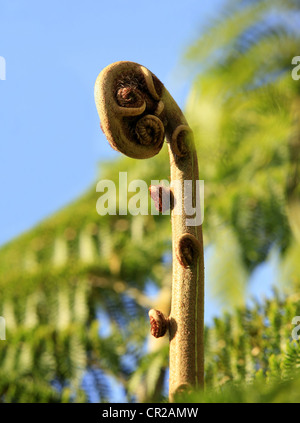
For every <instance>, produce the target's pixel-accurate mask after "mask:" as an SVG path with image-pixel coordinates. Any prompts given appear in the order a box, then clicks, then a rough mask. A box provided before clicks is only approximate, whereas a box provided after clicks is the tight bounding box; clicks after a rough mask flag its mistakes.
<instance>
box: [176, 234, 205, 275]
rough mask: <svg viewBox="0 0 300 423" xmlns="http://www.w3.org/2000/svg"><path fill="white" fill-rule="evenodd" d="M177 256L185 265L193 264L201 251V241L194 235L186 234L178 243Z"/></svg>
mask: <svg viewBox="0 0 300 423" xmlns="http://www.w3.org/2000/svg"><path fill="white" fill-rule="evenodd" d="M178 244H179V245H178V253H177V258H178V260H179V262H180V264H181V265H182V266H183V267H189V266H192V265H193V264H194V263H195V261H196V259H197V257H198V256H199V252H200V243H199V241H198V240H197V238H196V237H194V235H191V234H184V235H182V237H181V238H180V240H179V243H178Z"/></svg>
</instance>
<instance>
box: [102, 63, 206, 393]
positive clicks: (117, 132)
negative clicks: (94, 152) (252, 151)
mask: <svg viewBox="0 0 300 423" xmlns="http://www.w3.org/2000/svg"><path fill="white" fill-rule="evenodd" d="M95 100H96V105H97V109H98V113H99V116H100V120H101V128H102V130H103V132H104V133H105V135H106V137H107V139H108V140H109V142H110V144H111V146H112V147H113V148H114V149H116V150H117V151H120V152H122V153H123V154H125V155H127V156H129V157H132V158H138V159H146V158H149V157H153V156H154V155H156V154H157V153H158V152H159V151H160V150H161V148H162V145H163V142H164V138H165V137H166V139H167V142H168V147H169V155H170V167H171V191H169V197H170V207H171V208H172V233H173V281H172V305H171V313H170V316H169V317H165V316H164V315H163V313H161V312H159V311H157V310H151V311H150V314H149V316H150V323H151V332H152V334H153V335H154V336H156V337H159V336H163V335H164V334H165V332H166V330H167V329H169V335H170V381H169V398H170V400H173V399H174V395H175V394H176V393H177V392H178V391H181V390H183V389H186V388H188V387H195V386H196V387H203V383H204V341H203V336H204V323H203V322H204V259H203V240H202V225H201V224H200V223H199V222H198V223H196V224H194V223H191V222H192V221H193V219H194V218H195V216H194V213H195V211H193V214H187V212H186V204H185V200H186V199H185V197H184V188H185V187H184V183H185V181H190V182H191V184H192V190H191V191H192V193H191V195H192V206H193V207H194V208H195V206H196V205H197V204H199V202H198V201H197V199H198V195H199V193H198V192H197V188H198V185H197V181H198V179H199V174H198V162H197V155H196V151H195V146H194V141H193V136H192V131H191V129H190V127H189V126H188V124H187V122H186V120H185V118H184V116H183V114H182V112H181V110H180V109H179V107H178V106H177V104H176V103H175V101H174V100H173V98H172V97H171V95H170V94H169V93H168V91H167V90H166V89H165V87H164V86H163V84H162V83H161V82H160V81H159V80H158V79H157V77H156V76H155V75H153V74H152V73H151V72H150V71H149V70H148V69H146V68H145V67H143V66H141V65H138V64H136V63H132V62H117V63H114V64H112V65H110V66H108V67H107V68H105V69H104V70H103V71H102V72H101V73H100V75H99V76H98V78H97V81H96V85H95ZM175 182H176V183H179V189H177V190H175V189H174V185H173V186H172V183H173V184H174V183H175ZM160 189H162V190H163V188H162V187H152V190H154V191H155V190H158V191H159V190H160ZM153 194H155V192H154V193H153ZM159 195H160V193H159ZM158 206H159V207H161V205H160V204H159V205H158ZM178 208H179V210H180V212H178ZM191 213H192V212H191ZM196 213H197V211H196Z"/></svg>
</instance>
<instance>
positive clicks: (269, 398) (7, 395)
mask: <svg viewBox="0 0 300 423" xmlns="http://www.w3.org/2000/svg"><path fill="white" fill-rule="evenodd" d="M299 23H300V2H299V1H296V0H294V1H292V0H286V1H284V2H282V1H281V2H279V1H274V0H273V1H270V0H269V1H263V0H256V1H254V0H253V1H243V0H239V1H235V0H228V1H226V2H225V4H224V8H223V10H222V11H221V12H220V14H219V15H218V16H216V17H215V18H214V20H212V21H211V22H209V23H208V24H207V28H206V30H205V31H204V32H203V33H201V34H199V39H197V40H195V42H194V44H193V45H191V46H190V47H189V48H188V49H187V52H186V55H185V57H184V59H183V64H182V66H183V67H184V69H185V70H186V72H187V74H188V76H189V77H192V78H193V83H192V88H191V91H190V94H189V96H188V101H187V105H186V109H185V114H186V117H187V120H188V121H189V123H190V125H191V127H192V128H193V130H194V134H195V141H196V146H197V151H198V157H199V167H200V179H204V180H205V202H204V205H205V217H204V224H203V230H204V237H205V239H204V240H205V246H206V248H208V247H209V248H211V251H212V253H211V254H210V255H209V260H208V262H207V263H206V267H207V274H208V275H209V284H210V285H211V286H212V287H213V289H214V292H215V294H216V295H217V296H219V297H220V298H221V300H222V304H223V306H224V310H225V311H224V314H223V315H222V316H221V317H217V318H215V320H214V323H213V324H212V325H210V326H209V327H207V328H206V343H205V345H206V372H205V377H206V393H205V395H204V394H201V393H193V394H191V395H192V396H190V397H185V398H184V399H179V400H187V401H196V402H197V401H199V402H200V401H209V402H220V401H221V402H222V401H224V402H238V401H241V402H259V401H262V402H273V401H277V402H278V401H282V402H286V401H288V400H292V401H298V397H297V396H296V395H292V396H291V392H295V390H296V388H297V386H299V382H298V376H297V374H298V370H297V369H298V368H299V366H300V355H299V348H300V347H299V341H298V342H297V341H293V340H292V338H291V336H292V330H293V328H294V326H293V324H292V319H293V317H294V316H297V315H300V290H299V287H300V264H299V263H300V261H299V257H300V203H299V175H300V174H299V163H300V162H299V157H300V96H299V94H300V92H299V91H300V81H295V80H293V79H292V76H291V72H292V69H293V66H292V64H291V62H292V58H293V57H294V56H298V55H300V31H299V28H300V25H299ZM119 172H128V183H129V182H130V181H131V180H134V179H143V180H144V181H146V182H147V183H148V185H150V182H151V180H157V179H159V180H161V179H168V178H169V162H168V154H167V148H166V146H165V147H164V149H163V151H162V152H161V153H160V154H159V155H158V156H156V157H155V158H152V159H148V160H146V161H138V160H132V159H129V158H124V157H121V158H120V159H118V160H117V161H113V162H108V163H101V164H100V170H99V179H110V180H113V181H114V182H115V183H116V186H117V187H118V186H119ZM95 186H96V183H95ZM95 186H93V187H91V189H90V190H88V191H87V192H86V194H85V195H83V196H82V197H81V198H79V199H78V200H77V201H75V202H74V203H73V204H70V205H69V206H67V207H66V208H65V209H63V210H61V211H60V212H58V213H57V214H55V215H53V216H51V217H50V218H49V219H47V220H45V221H44V222H42V223H41V224H39V225H38V226H36V227H35V228H33V229H32V230H31V231H30V232H28V233H25V234H24V235H22V236H20V237H19V238H17V239H15V240H13V241H11V242H10V243H8V244H6V245H5V246H3V247H2V248H1V250H0V294H1V295H0V315H1V316H4V317H5V319H6V322H7V327H6V338H7V341H1V342H0V401H2V402H86V401H102V402H109V401H120V400H122V401H129V402H130V401H138V402H142V401H160V400H165V399H166V394H167V379H168V340H167V339H160V340H155V339H151V338H150V337H149V323H148V315H147V311H148V309H149V308H152V307H155V308H158V309H160V310H162V311H165V313H168V312H169V307H170V292H171V290H170V286H171V265H172V261H171V226H170V218H169V216H156V215H151V214H149V215H147V216H142V215H137V216H130V215H122V216H120V215H118V214H117V215H112V216H110V215H106V216H99V215H98V214H97V212H96V202H97V199H98V198H99V193H97V192H96V190H95ZM149 207H150V200H149ZM274 252H276V257H277V260H278V263H277V264H278V274H277V275H276V276H277V281H276V282H278V283H277V290H274V295H273V298H269V299H267V300H265V301H264V302H259V301H252V303H251V304H249V302H248V298H247V295H246V293H247V286H248V284H249V280H250V277H251V275H252V274H253V272H254V271H255V269H256V268H257V266H259V265H260V264H261V263H264V262H266V261H268V259H269V257H270V255H271V254H272V253H274ZM154 294H155V295H154ZM8 340H9V341H8Z"/></svg>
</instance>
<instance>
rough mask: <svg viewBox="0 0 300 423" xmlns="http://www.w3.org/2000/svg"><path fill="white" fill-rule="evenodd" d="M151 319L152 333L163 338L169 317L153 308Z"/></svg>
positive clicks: (155, 336) (150, 312)
mask: <svg viewBox="0 0 300 423" xmlns="http://www.w3.org/2000/svg"><path fill="white" fill-rule="evenodd" d="M149 319H150V326H151V335H152V336H154V338H161V337H162V336H164V335H165V334H166V332H167V329H168V318H167V317H165V315H164V314H163V313H162V312H161V311H159V310H154V309H151V310H150V311H149Z"/></svg>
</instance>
